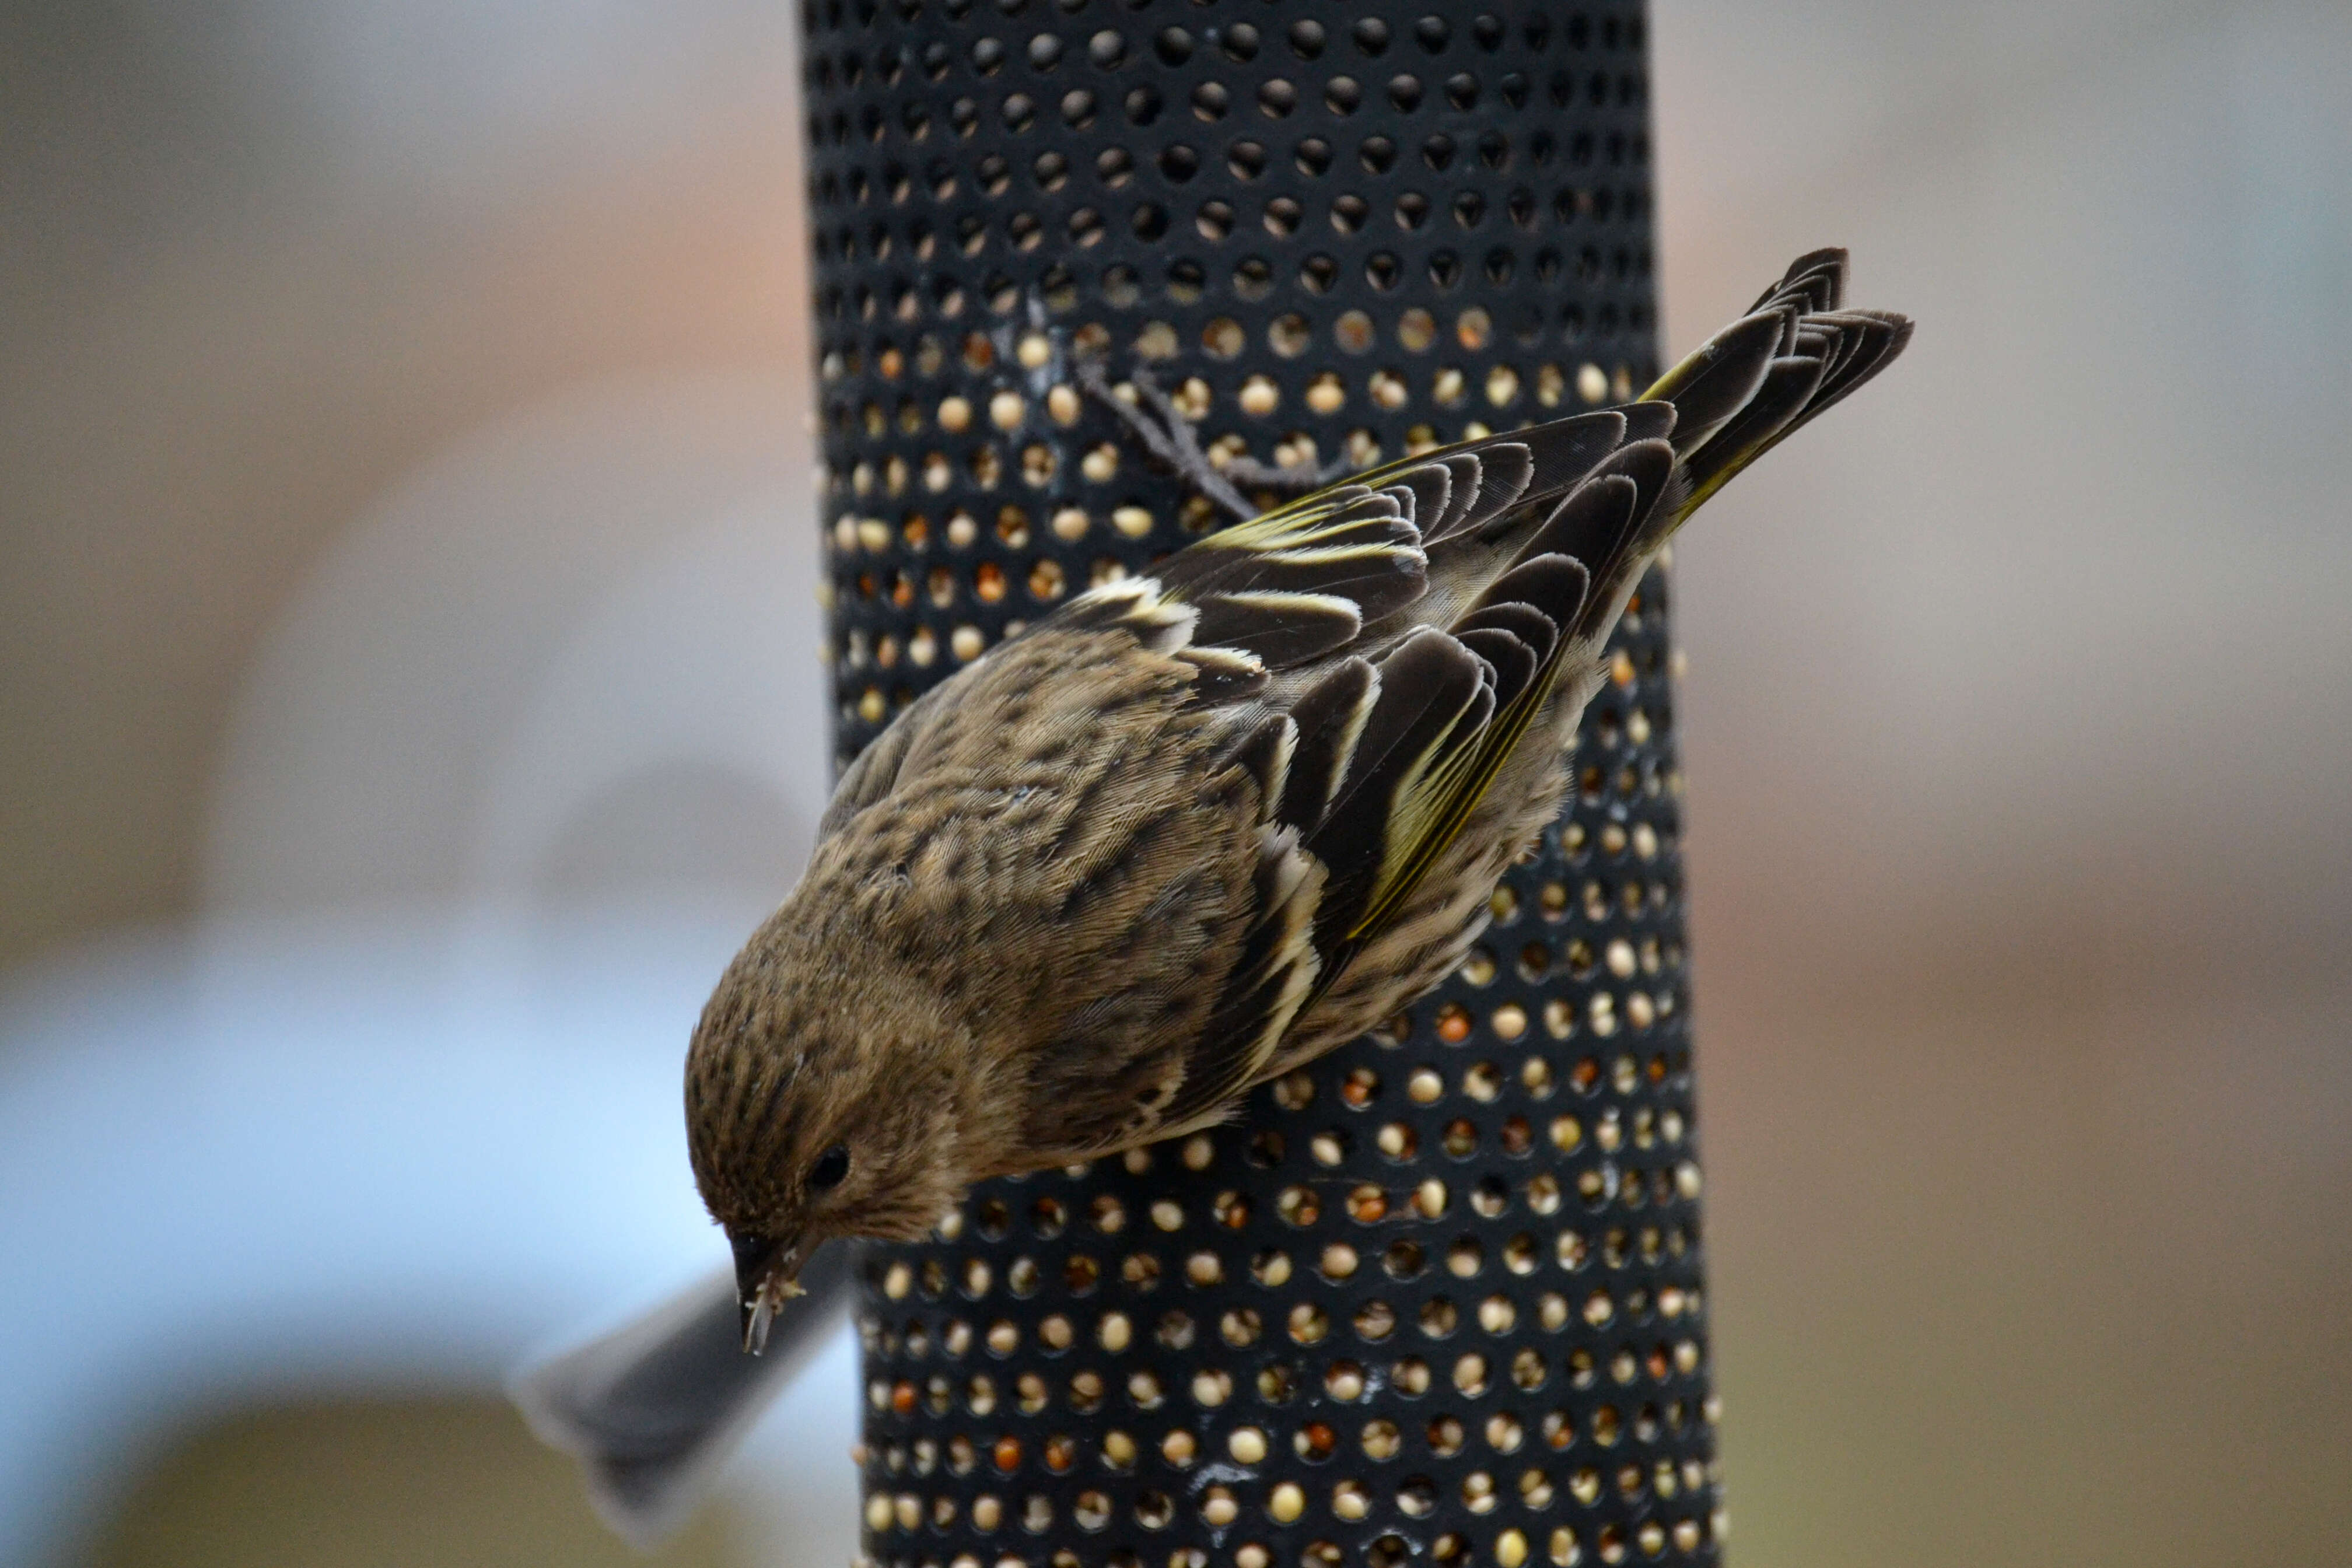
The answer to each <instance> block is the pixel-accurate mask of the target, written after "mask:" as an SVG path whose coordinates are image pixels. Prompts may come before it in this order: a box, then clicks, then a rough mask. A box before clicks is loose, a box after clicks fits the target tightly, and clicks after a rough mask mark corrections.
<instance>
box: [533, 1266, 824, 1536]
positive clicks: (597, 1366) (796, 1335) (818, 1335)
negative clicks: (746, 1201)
mask: <svg viewBox="0 0 2352 1568" xmlns="http://www.w3.org/2000/svg"><path fill="white" fill-rule="evenodd" d="M855 1255H856V1254H855V1249H854V1248H852V1247H848V1246H846V1245H845V1244H843V1243H840V1242H835V1243H833V1244H831V1245H829V1246H826V1247H820V1248H819V1249H818V1250H817V1252H816V1254H815V1256H814V1257H813V1258H810V1259H809V1262H808V1266H807V1267H806V1268H803V1269H802V1270H801V1276H800V1282H801V1285H802V1287H803V1289H805V1290H806V1291H807V1293H808V1294H807V1295H806V1296H805V1297H804V1298H803V1299H802V1300H797V1301H795V1302H793V1310H791V1311H789V1312H787V1313H786V1314H784V1316H782V1318H781V1319H779V1320H778V1321H777V1323H776V1326H775V1329H774V1331H773V1332H772V1334H771V1335H770V1337H769V1341H768V1348H767V1352H766V1353H765V1354H763V1355H760V1356H749V1355H746V1354H744V1353H743V1348H742V1345H743V1331H742V1325H741V1321H740V1308H739V1306H738V1304H737V1299H736V1285H735V1277H734V1274H733V1272H732V1271H731V1270H730V1271H729V1272H727V1273H725V1274H722V1275H719V1276H715V1277H713V1278H712V1279H708V1280H705V1281H704V1282H702V1283H701V1284H699V1285H698V1286H696V1287H695V1288H694V1289H690V1290H688V1291H686V1292H685V1293H683V1294H682V1295H680V1296H678V1297H677V1298H675V1299H674V1300H670V1301H667V1302H666V1303H664V1304H663V1305H661V1306H660V1307H657V1308H656V1309H655V1310H653V1311H651V1312H648V1313H646V1315H645V1316H644V1317H641V1318H638V1319H636V1320H635V1321H632V1322H630V1323H627V1324H625V1325H624V1326H623V1327H621V1328H619V1329H616V1330H614V1331H612V1332H610V1333H608V1334H605V1335H604V1336H603V1337H601V1338H599V1339H595V1340H592V1341H590V1342H588V1343H586V1344H584V1345H581V1346H579V1347H577V1348H576V1349H573V1350H570V1351H566V1352H562V1353H561V1354H559V1355H557V1356H555V1357H553V1358H551V1359H550V1360H547V1361H544V1362H541V1363H537V1364H535V1365H532V1366H530V1367H526V1368H525V1369H524V1370H523V1371H522V1372H521V1373H520V1374H518V1375H517V1376H516V1378H515V1379H514V1382H513V1384H511V1386H510V1388H509V1394H510V1395H511V1396H512V1398H513V1400H514V1402H515V1404H516V1405H519V1406H520V1408H521V1410H522V1414H523V1418H524V1419H525V1420H526V1421H528V1422H529V1423H530V1429H531V1430H532V1431H533V1432H534V1433H536V1434H537V1435H538V1436H539V1438H540V1440H541V1441H542V1442H544V1443H546V1444H548V1445H549V1446H550V1447H555V1448H560V1449H562V1451H563V1452H565V1453H567V1454H570V1455H571V1456H572V1458H576V1459H578V1460H579V1461H580V1467H581V1468H582V1470H583V1471H584V1472H585V1479H586V1480H587V1483H588V1499H589V1501H590V1502H591V1503H593V1505H594V1506H595V1510H596V1512H597V1515H598V1516H599V1517H600V1518H602V1519H603V1520H604V1522H605V1523H606V1524H608V1525H610V1526H612V1528H613V1529H614V1531H616V1532H617V1533H618V1534H620V1535H621V1536H623V1537H624V1538H625V1539H626V1540H628V1541H629V1542H632V1543H633V1544H635V1546H637V1547H639V1548H640V1549H646V1548H650V1547H652V1546H653V1545H654V1544H655V1543H656V1542H659V1541H660V1540H662V1539H663V1538H664V1537H665V1536H667V1535H668V1534H669V1533H670V1532H671V1531H674V1530H676V1529H677V1527H678V1526H679V1525H680V1524H683V1523H684V1522H685V1521H686V1518H687V1516H688V1514H689V1513H691V1512H692V1511H693V1510H694V1508H695V1505H696V1504H698V1502H700V1501H701V1500H702V1498H703V1496H704V1495H705V1494H706V1493H707V1492H708V1491H709V1488H710V1485H711V1483H712V1481H713V1480H715V1479H717V1477H718V1473H719V1468H720V1467H721V1466H722V1465H724V1464H725V1462H726V1460H727V1458H729V1456H730V1455H731V1454H732V1453H733V1452H734V1451H735V1447H736V1445H737V1443H738V1442H740V1440H741V1438H742V1437H743V1436H744V1434H745V1433H746V1432H748V1431H749V1430H750V1429H751V1425H752V1423H753V1422H754V1421H756V1420H757V1419H758V1418H759V1416H760V1415H761V1412H763V1411H765V1410H766V1409H767V1407H768V1406H769V1405H770V1404H772V1402H773V1401H774V1399H775V1398H776V1396H777V1395H778V1394H781V1393H782V1392H783V1390H784V1389H785V1388H786V1387H787V1386H788V1385H789V1384H791V1383H792V1381H793V1377H794V1376H795V1375H797V1374H798V1373H799V1372H800V1370H801V1368H802V1367H803V1365H804V1364H805V1363H807V1361H808V1358H809V1356H810V1354H811V1353H812V1352H814V1351H815V1349H816V1348H817V1347H818V1346H819V1345H821V1344H822V1343H824V1340H825V1338H826V1336H827V1335H828V1334H829V1333H830V1332H831V1331H832V1330H833V1327H834V1325H835V1323H836V1322H838V1321H840V1318H841V1314H842V1312H843V1311H844V1310H846V1308H847V1306H848V1303H849V1299H850V1296H851V1295H852V1294H853V1289H852V1288H853V1285H854V1283H855V1280H856V1270H855V1266H854V1261H853V1260H854V1258H855Z"/></svg>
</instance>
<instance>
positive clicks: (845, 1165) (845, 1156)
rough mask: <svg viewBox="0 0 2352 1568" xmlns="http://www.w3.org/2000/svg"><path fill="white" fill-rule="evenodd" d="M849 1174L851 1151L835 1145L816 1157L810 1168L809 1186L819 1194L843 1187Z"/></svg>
mask: <svg viewBox="0 0 2352 1568" xmlns="http://www.w3.org/2000/svg"><path fill="white" fill-rule="evenodd" d="M848 1174H849V1151H848V1150H847V1149H845V1148H844V1147H843V1146H842V1145H840V1144H838V1143H835V1145H834V1146H833V1147H832V1148H830V1149H827V1150H826V1151H825V1152H824V1153H822V1154H819V1155H818V1156H817V1157H816V1163H815V1164H814V1165H812V1166H810V1167H809V1185H810V1186H812V1187H814V1188H816V1189H817V1190H818V1191H819V1192H824V1191H826V1190H828V1189H830V1188H833V1187H837V1186H839V1185H841V1184H842V1182H843V1180H844V1179H845V1177H847V1176H848Z"/></svg>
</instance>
